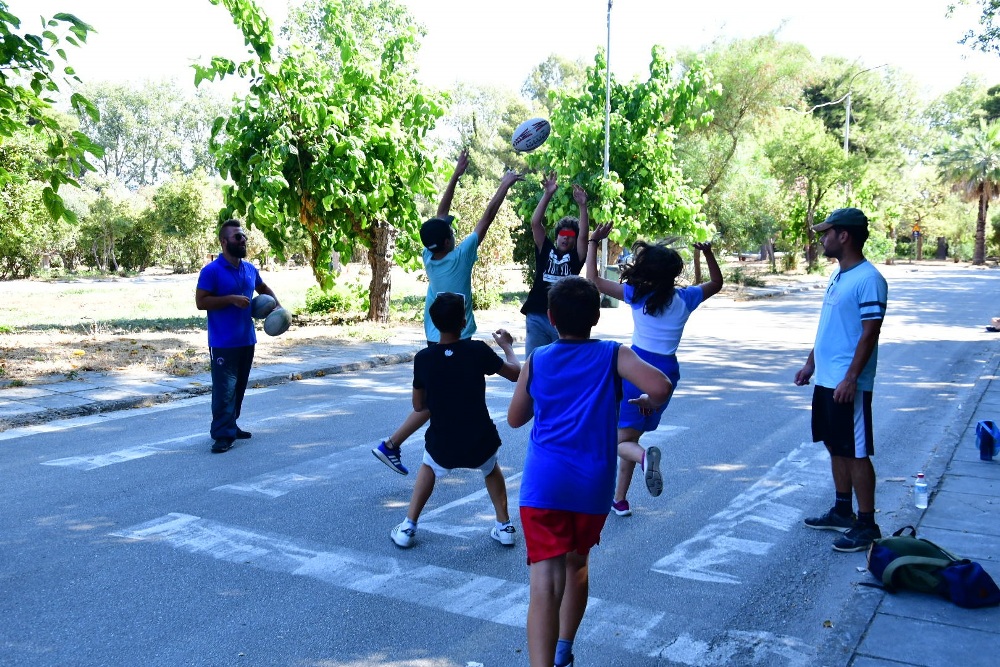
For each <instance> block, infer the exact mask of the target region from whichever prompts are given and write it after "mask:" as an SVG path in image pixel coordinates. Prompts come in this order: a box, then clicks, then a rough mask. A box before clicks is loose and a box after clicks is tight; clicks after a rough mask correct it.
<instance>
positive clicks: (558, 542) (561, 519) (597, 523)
mask: <svg viewBox="0 0 1000 667" xmlns="http://www.w3.org/2000/svg"><path fill="white" fill-rule="evenodd" d="M607 519H608V515H607V514H584V513H582V512H570V511H567V510H549V509H542V508H540V507H521V530H522V531H524V544H525V546H526V547H527V550H528V565H531V564H532V563H538V562H540V561H543V560H548V559H549V558H556V557H558V556H562V555H564V554H568V553H570V552H572V551H575V552H576V553H578V554H580V555H581V556H586V555H587V554H589V553H590V549H591V547H593V546H594V545H595V544H600V542H601V530H602V529H603V528H604V522H605V521H607Z"/></svg>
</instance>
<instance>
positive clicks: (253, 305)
mask: <svg viewBox="0 0 1000 667" xmlns="http://www.w3.org/2000/svg"><path fill="white" fill-rule="evenodd" d="M276 305H278V302H277V301H275V300H274V297H273V296H271V295H270V294H258V295H257V296H255V297H254V298H253V300H252V301H251V302H250V314H251V315H253V318H254V319H255V320H262V319H264V318H265V317H267V316H268V315H270V314H271V311H272V310H274V307H275V306H276Z"/></svg>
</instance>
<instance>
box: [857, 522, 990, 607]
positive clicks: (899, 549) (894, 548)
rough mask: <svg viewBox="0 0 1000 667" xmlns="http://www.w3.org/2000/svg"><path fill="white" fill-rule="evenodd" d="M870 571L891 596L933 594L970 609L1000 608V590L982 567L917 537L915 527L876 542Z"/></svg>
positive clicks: (870, 559)
mask: <svg viewBox="0 0 1000 667" xmlns="http://www.w3.org/2000/svg"><path fill="white" fill-rule="evenodd" d="M907 532H908V533H909V534H908V535H904V533H907ZM868 571H869V572H871V573H872V575H873V576H874V577H875V578H876V579H878V580H880V581H881V582H882V586H881V588H883V589H885V590H887V591H889V592H890V593H895V592H896V591H899V590H911V591H918V592H921V593H934V594H936V595H940V596H942V597H944V598H947V599H948V600H951V601H952V602H954V603H955V604H957V605H958V606H960V607H967V608H977V607H992V606H996V605H1000V588H998V587H997V585H996V582H995V581H993V578H992V577H990V575H989V573H988V572H986V570H984V569H983V567H982V565H980V564H979V563H974V562H972V561H970V560H968V559H963V558H957V557H956V556H954V555H952V554H950V553H948V552H947V551H945V550H944V549H942V548H941V547H939V546H938V545H936V544H934V543H933V542H931V541H929V540H925V539H922V538H918V537H917V532H916V530H915V529H914V528H913V526H905V527H904V528H900V529H899V530H897V531H896V532H895V533H893V534H892V537H884V538H881V539H877V540H874V541H873V542H872V544H871V546H870V547H868Z"/></svg>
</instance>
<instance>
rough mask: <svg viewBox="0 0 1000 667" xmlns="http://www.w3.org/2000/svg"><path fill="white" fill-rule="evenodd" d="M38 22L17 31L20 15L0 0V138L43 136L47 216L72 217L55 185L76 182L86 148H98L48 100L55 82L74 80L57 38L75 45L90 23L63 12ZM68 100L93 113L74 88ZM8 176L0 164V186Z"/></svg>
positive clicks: (94, 115) (86, 165) (53, 93)
mask: <svg viewBox="0 0 1000 667" xmlns="http://www.w3.org/2000/svg"><path fill="white" fill-rule="evenodd" d="M41 27H42V31H41V34H34V33H27V32H21V21H20V19H19V18H18V17H16V16H14V15H13V14H11V13H10V12H9V11H8V8H7V3H6V2H3V1H2V0H0V144H2V143H3V142H5V141H8V140H10V139H11V138H12V137H14V135H15V134H17V133H19V132H23V131H30V132H34V133H37V134H38V135H39V136H42V137H44V139H45V142H46V152H45V157H46V159H45V162H43V164H42V167H41V170H40V174H39V177H40V180H42V181H44V182H45V185H44V186H43V188H42V202H43V203H44V204H45V208H46V209H47V210H48V212H49V214H50V215H51V216H52V217H53V218H55V219H58V218H62V217H66V218H68V219H72V218H73V213H72V211H69V210H67V209H66V207H65V205H64V204H63V200H62V197H60V196H59V188H60V186H62V185H67V184H68V185H73V186H78V183H77V181H76V178H77V177H78V176H79V175H80V174H81V173H82V172H83V170H84V169H89V168H90V163H89V162H88V161H87V155H88V153H89V154H92V155H97V156H99V155H100V152H101V149H100V147H99V146H97V145H96V144H94V143H93V142H91V141H90V139H89V138H88V137H87V135H85V134H84V133H82V132H80V131H79V130H76V129H72V128H70V127H68V126H67V125H66V124H65V123H64V122H63V121H62V120H61V115H60V114H58V113H56V112H55V109H54V105H55V97H56V96H57V95H58V94H59V92H60V85H62V86H66V85H72V83H73V82H79V78H77V76H76V73H75V72H74V70H73V68H72V67H71V66H70V65H68V64H65V63H66V62H67V57H66V51H65V50H64V49H63V47H62V43H63V42H66V43H67V44H71V45H73V46H79V45H80V43H81V42H86V41H87V36H88V35H89V34H90V33H91V32H93V31H94V29H93V27H92V26H90V25H88V24H87V23H84V22H83V21H81V20H80V19H78V18H77V17H75V16H73V15H72V14H64V13H60V14H56V15H55V16H53V17H52V18H51V19H48V20H46V19H44V18H43V19H42V26H41ZM64 28H65V30H63V29H64ZM57 31H58V32H57ZM60 32H61V33H63V34H62V35H61V36H60V34H59V33H60ZM67 32H68V34H66V33H67ZM59 61H62V63H63V64H60V62H59ZM69 103H70V105H71V106H72V107H73V109H74V110H76V111H77V113H80V114H85V115H88V116H90V117H92V118H95V119H96V118H97V117H98V112H97V109H96V107H94V105H92V104H91V103H90V102H89V101H88V100H87V98H86V97H84V96H83V95H81V94H80V93H72V94H71V95H70V98H69ZM10 178H11V175H10V173H9V172H8V171H6V170H5V168H4V167H3V166H2V165H0V187H2V186H3V185H4V184H6V183H7V182H8V180H9V179H10Z"/></svg>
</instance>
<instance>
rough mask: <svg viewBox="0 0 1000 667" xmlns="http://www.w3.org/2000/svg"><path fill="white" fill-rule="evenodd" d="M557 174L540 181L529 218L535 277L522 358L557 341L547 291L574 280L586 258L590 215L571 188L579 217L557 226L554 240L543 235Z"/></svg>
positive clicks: (583, 195)
mask: <svg viewBox="0 0 1000 667" xmlns="http://www.w3.org/2000/svg"><path fill="white" fill-rule="evenodd" d="M557 188H558V185H557V184H556V174H555V173H554V172H553V173H551V174H549V175H548V176H546V177H545V178H543V179H542V198H541V199H540V200H539V201H538V206H536V207H535V212H534V213H533V214H532V216H531V236H532V238H533V239H534V241H535V275H534V280H533V281H532V283H531V291H529V292H528V298H527V299H525V301H524V305H523V306H522V307H521V314H523V315H524V328H525V332H526V335H525V339H524V354H525V356H528V355H530V354H531V353H532V351H534V349H535V348H537V347H541V346H542V345H548V344H549V343H554V342H555V341H557V340H559V333H558V332H557V331H556V329H555V327H554V326H552V323H551V322H549V316H548V308H549V299H548V295H549V287H551V286H552V284H553V283H555V282H557V281H559V280H561V279H563V278H565V277H566V276H576V275H579V274H580V270H581V269H582V268H583V263H584V260H585V259H586V257H587V246H588V243H587V236H588V234H589V233H590V215H589V213H588V211H587V192H586V191H585V190H584V189H583V188H582V187H580V186H579V185H576V184H574V185H573V201H575V202H576V205H577V207H578V208H579V212H580V217H579V218H574V217H572V216H566V217H564V218H561V219H560V220H559V222H557V223H556V225H555V228H554V229H553V232H554V233H555V240H553V239H550V238H549V237H548V236H546V235H545V209H547V208H548V206H549V202H550V201H551V200H552V196H553V195H554V194H555V193H556V189H557Z"/></svg>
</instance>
